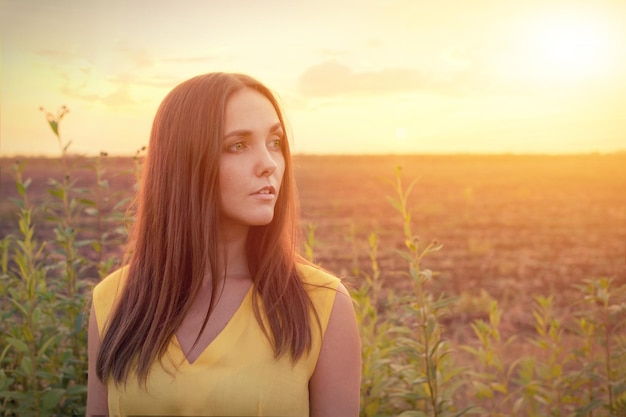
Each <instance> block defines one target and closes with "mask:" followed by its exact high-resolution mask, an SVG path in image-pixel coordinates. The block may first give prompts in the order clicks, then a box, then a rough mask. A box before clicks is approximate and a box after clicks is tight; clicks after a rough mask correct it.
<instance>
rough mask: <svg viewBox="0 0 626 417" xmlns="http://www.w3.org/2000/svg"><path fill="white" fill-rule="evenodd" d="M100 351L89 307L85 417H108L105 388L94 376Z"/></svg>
mask: <svg viewBox="0 0 626 417" xmlns="http://www.w3.org/2000/svg"><path fill="white" fill-rule="evenodd" d="M99 351H100V334H99V333H98V323H97V321H96V312H95V310H94V307H93V303H92V305H91V313H90V314H89V331H88V333H87V356H88V358H89V364H88V366H89V367H88V377H87V417H96V416H108V415H109V406H108V396H107V388H106V387H105V386H104V384H103V383H102V381H100V380H99V379H98V377H97V376H96V359H97V358H98V352H99Z"/></svg>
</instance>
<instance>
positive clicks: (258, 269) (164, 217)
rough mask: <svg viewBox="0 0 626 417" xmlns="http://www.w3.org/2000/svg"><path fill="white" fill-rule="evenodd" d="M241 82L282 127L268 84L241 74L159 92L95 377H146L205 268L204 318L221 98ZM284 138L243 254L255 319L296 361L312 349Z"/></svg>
mask: <svg viewBox="0 0 626 417" xmlns="http://www.w3.org/2000/svg"><path fill="white" fill-rule="evenodd" d="M243 88H251V89H254V90H256V91H258V92H260V93H261V94H263V95H264V96H265V97H266V98H267V99H268V100H269V101H270V102H271V103H272V105H273V106H274V108H275V110H276V113H277V115H278V117H279V120H280V122H281V124H282V125H283V127H284V125H285V124H284V121H283V116H282V112H281V111H280V108H279V105H278V103H277V101H276V99H275V98H274V96H273V94H272V93H271V92H270V90H269V89H268V88H266V87H265V86H264V85H262V84H261V83H260V82H258V81H257V80H255V79H253V78H251V77H249V76H246V75H242V74H228V73H210V74H206V75H200V76H197V77H194V78H192V79H190V80H187V81H185V82H183V83H182V84H180V85H178V86H177V87H175V88H174V89H173V90H172V91H171V92H170V93H169V94H168V95H167V96H166V97H165V99H164V100H163V102H162V103H161V106H160V107H159V109H158V111H157V113H156V116H155V119H154V123H153V126H152V131H151V134H150V143H149V146H148V153H147V156H146V161H145V163H144V168H143V173H142V179H141V183H140V188H139V193H138V197H137V220H136V223H135V226H134V229H133V233H132V238H131V239H132V240H131V241H132V242H133V243H132V245H131V246H132V252H131V253H130V255H129V256H130V259H129V267H128V278H127V284H126V287H125V289H124V291H123V293H122V294H121V297H120V300H119V302H118V304H117V307H116V308H115V309H114V311H113V313H112V315H111V317H110V320H109V322H108V324H107V326H106V328H105V334H104V337H103V339H102V343H101V347H100V353H99V355H98V358H97V362H96V373H97V376H98V378H100V379H101V380H103V381H105V380H107V379H108V378H109V377H112V378H113V380H114V381H115V382H116V383H119V382H124V381H126V380H127V379H128V376H129V374H130V373H131V372H135V373H136V375H137V377H138V379H139V381H140V382H142V383H145V382H146V380H147V376H148V372H149V370H150V367H151V366H152V364H153V362H154V361H155V360H161V358H162V357H163V355H164V354H165V352H166V350H167V347H168V344H169V341H170V339H171V338H172V337H173V336H174V334H175V332H176V330H177V329H178V327H179V326H180V325H181V323H182V320H183V318H184V316H185V314H186V313H187V311H188V310H189V308H190V306H191V303H192V302H193V299H194V296H195V294H197V293H198V291H199V289H200V286H201V284H202V281H203V277H204V276H205V274H206V273H207V271H210V274H211V277H212V292H211V300H210V302H209V307H208V311H207V315H206V317H205V321H204V324H203V328H204V325H206V322H207V320H208V318H209V316H210V314H211V312H212V310H213V308H214V305H215V303H216V298H217V296H216V294H218V290H219V288H220V283H221V282H220V281H221V280H223V276H224V274H225V271H219V270H218V265H220V262H219V259H218V243H219V242H220V235H219V230H220V228H219V224H220V210H219V195H220V189H219V158H220V153H221V149H222V136H223V129H224V113H225V108H226V103H227V101H228V99H229V97H230V96H231V95H232V94H233V93H235V92H237V91H239V90H241V89H243ZM283 130H285V129H283ZM285 132H286V130H285ZM282 143H283V145H282V146H283V149H282V151H283V154H284V156H285V172H284V176H283V181H282V185H281V189H280V192H279V194H278V200H277V202H276V206H275V212H274V218H273V220H272V222H271V223H269V224H268V225H266V226H255V227H251V228H250V231H249V233H248V240H247V243H246V255H247V258H248V267H249V272H250V275H251V277H252V281H253V286H254V291H255V293H256V294H258V295H259V297H253V300H254V312H255V315H256V319H257V321H258V322H259V324H260V325H261V327H262V329H263V331H264V332H265V334H266V336H267V337H268V339H269V340H270V341H271V343H272V344H273V347H274V353H275V355H276V356H277V357H278V356H281V355H283V354H285V353H289V354H290V355H291V357H292V359H293V360H297V359H298V358H300V357H301V356H302V355H303V354H304V353H305V351H307V350H309V349H310V347H311V338H312V336H311V334H312V331H311V326H310V319H309V312H310V311H311V310H312V303H311V300H310V298H309V297H308V295H307V292H306V290H305V289H304V286H303V284H302V281H301V280H300V278H299V276H298V272H297V270H296V262H297V261H298V259H300V258H299V257H298V256H297V251H296V231H297V229H296V227H297V224H296V217H297V213H298V210H297V198H296V190H295V181H294V175H293V170H292V163H291V154H290V149H289V141H288V140H287V138H285V140H284V141H282ZM258 298H260V299H261V302H260V303H259V302H258ZM262 313H264V314H265V316H266V318H267V327H269V329H267V328H266V326H265V325H264V323H263V321H262V319H261V317H262ZM196 341H197V339H196Z"/></svg>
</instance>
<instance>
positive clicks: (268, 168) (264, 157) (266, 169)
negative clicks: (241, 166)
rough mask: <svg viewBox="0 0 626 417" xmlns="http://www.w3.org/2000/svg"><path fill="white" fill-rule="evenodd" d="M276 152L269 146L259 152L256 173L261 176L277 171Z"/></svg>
mask: <svg viewBox="0 0 626 417" xmlns="http://www.w3.org/2000/svg"><path fill="white" fill-rule="evenodd" d="M275 158H276V155H275V152H274V153H272V152H271V151H270V150H268V149H267V148H265V147H263V148H261V149H260V151H259V152H258V157H257V166H256V173H257V175H258V176H260V177H267V176H270V175H272V174H273V173H274V171H276V168H278V163H277V162H276V159H275Z"/></svg>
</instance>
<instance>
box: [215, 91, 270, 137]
mask: <svg viewBox="0 0 626 417" xmlns="http://www.w3.org/2000/svg"><path fill="white" fill-rule="evenodd" d="M224 119H225V120H224V127H225V129H226V130H228V129H229V128H233V127H247V126H249V127H250V128H252V127H254V126H259V127H263V125H274V124H276V123H278V122H279V121H280V119H279V118H278V113H277V112H276V109H275V108H274V105H273V104H272V102H271V101H270V100H269V99H268V98H267V97H265V96H264V95H263V94H261V93H260V92H258V91H256V90H253V89H251V88H243V89H241V90H239V91H237V92H235V93H234V94H233V95H232V96H230V97H229V99H228V101H227V102H226V109H225V114H224Z"/></svg>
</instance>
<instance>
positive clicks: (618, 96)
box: [0, 0, 626, 156]
mask: <svg viewBox="0 0 626 417" xmlns="http://www.w3.org/2000/svg"><path fill="white" fill-rule="evenodd" d="M329 10H332V13H329ZM0 16H1V17H0V19H1V22H0V24H1V34H0V35H1V38H2V61H1V66H2V67H1V72H2V95H1V107H0V133H1V137H0V155H2V156H6V155H18V154H36V155H56V154H57V152H58V148H57V144H56V142H55V141H54V138H53V137H51V132H49V130H48V127H47V125H46V123H45V117H44V116H45V115H43V114H42V113H41V112H40V111H39V110H38V109H39V107H40V106H43V107H45V108H46V109H47V110H49V111H53V112H54V111H56V109H57V108H58V107H60V106H62V105H66V106H67V107H68V108H69V109H70V114H69V115H68V116H67V117H66V118H65V119H64V120H63V125H62V127H61V131H62V134H63V135H64V137H65V138H66V139H68V140H69V139H71V140H72V141H73V144H72V148H71V149H72V150H73V151H74V152H78V153H85V154H97V153H98V152H100V151H101V150H104V151H107V152H109V153H111V154H122V155H131V154H133V153H134V152H135V150H136V149H138V148H140V147H141V146H144V145H146V143H147V138H148V135H149V130H150V125H151V121H152V117H153V116H154V113H155V111H156V108H157V107H158V105H159V103H160V101H161V100H162V99H163V97H164V96H165V95H166V94H167V92H168V91H169V90H171V89H172V88H173V87H174V86H175V85H177V84H178V83H180V82H182V81H183V80H185V79H187V78H190V77H192V76H194V75H197V74H200V73H205V72H210V71H237V72H245V73H249V74H251V75H253V76H255V77H257V78H259V79H260V80H261V81H263V82H265V83H266V84H267V85H269V86H270V87H271V88H272V89H273V90H274V91H275V92H276V93H277V95H278V96H279V98H280V101H281V102H282V104H283V107H284V110H285V113H286V116H287V119H288V122H289V128H290V131H291V132H292V136H293V139H294V148H295V150H296V152H299V153H369V154H371V153H465V152H470V153H511V152H513V153H581V152H614V151H618V150H624V149H626V129H625V126H626V113H625V112H624V109H625V108H626V2H624V1H622V0H599V1H597V2H595V1H594V2H591V1H578V0H571V1H557V2H549V4H548V3H547V2H542V1H539V0H530V1H526V2H512V1H511V2H509V1H500V0H485V1H481V2H479V3H476V2H467V1H463V0H450V1H447V2H443V3H437V2H434V3H433V2H421V1H414V0H390V1H385V2H380V1H374V0H366V1H356V0H345V1H340V2H336V1H331V0H320V1H319V2H316V3H315V4H310V5H306V6H305V5H303V4H300V3H293V2H287V1H282V0H277V1H272V2H269V3H267V4H266V3H264V2H248V1H245V0H233V1H230V2H204V1H199V0H183V1H182V2H174V3H172V2H150V3H148V2H144V1H137V2H126V1H122V0H112V1H110V2H106V4H105V3H103V2H65V1H62V2H57V3H54V2H52V3H51V2H44V1H43V0H33V1H28V2H24V1H19V0H3V1H2V2H0Z"/></svg>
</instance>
